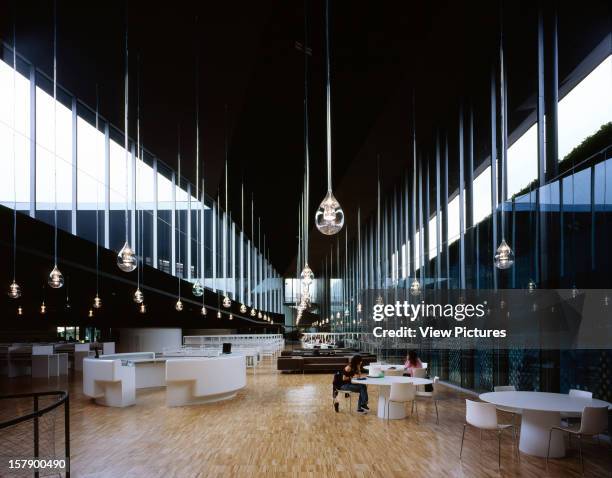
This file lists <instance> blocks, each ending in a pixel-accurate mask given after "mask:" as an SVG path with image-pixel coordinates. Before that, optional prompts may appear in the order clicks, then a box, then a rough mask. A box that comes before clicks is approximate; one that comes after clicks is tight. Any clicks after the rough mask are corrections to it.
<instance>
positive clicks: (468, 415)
mask: <svg viewBox="0 0 612 478" xmlns="http://www.w3.org/2000/svg"><path fill="white" fill-rule="evenodd" d="M465 422H466V423H464V425H463V434H462V435H461V450H460V451H459V459H461V456H462V455H463V440H464V439H465V428H466V426H467V425H471V426H473V427H475V428H478V429H479V430H481V434H480V438H481V440H482V430H491V431H494V432H496V433H497V454H498V458H497V465H498V468H501V436H502V432H503V431H504V430H506V429H507V428H512V443H513V444H514V446H515V447H516V428H515V427H514V425H511V424H500V423H498V422H497V407H496V406H495V405H494V404H493V403H485V402H474V401H473V400H468V399H466V400H465ZM516 454H517V456H518V457H519V460H520V455H519V453H518V447H517V448H516Z"/></svg>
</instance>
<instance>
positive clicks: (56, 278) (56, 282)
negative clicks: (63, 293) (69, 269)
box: [47, 264, 64, 289]
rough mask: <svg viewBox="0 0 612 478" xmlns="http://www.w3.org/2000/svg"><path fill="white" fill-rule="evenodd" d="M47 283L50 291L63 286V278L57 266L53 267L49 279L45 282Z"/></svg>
mask: <svg viewBox="0 0 612 478" xmlns="http://www.w3.org/2000/svg"><path fill="white" fill-rule="evenodd" d="M47 283H48V284H49V287H51V288H52V289H60V288H61V287H62V286H63V285H64V276H63V275H62V273H61V272H60V270H59V269H58V268H57V264H56V265H55V266H53V270H52V271H51V273H50V274H49V279H48V280H47Z"/></svg>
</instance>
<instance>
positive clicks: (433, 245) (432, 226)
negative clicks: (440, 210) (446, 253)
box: [429, 216, 438, 260]
mask: <svg viewBox="0 0 612 478" xmlns="http://www.w3.org/2000/svg"><path fill="white" fill-rule="evenodd" d="M437 240H438V236H437V235H436V217H435V216H434V217H433V218H432V219H430V220H429V259H430V260H431V259H433V258H434V257H436V256H437V255H438V244H437Z"/></svg>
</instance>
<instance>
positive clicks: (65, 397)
mask: <svg viewBox="0 0 612 478" xmlns="http://www.w3.org/2000/svg"><path fill="white" fill-rule="evenodd" d="M52 395H58V396H60V398H59V400H57V401H56V402H54V403H52V404H51V405H48V406H46V407H44V408H41V409H39V408H38V399H39V398H40V397H45V396H52ZM15 398H32V399H33V401H34V411H33V412H32V413H28V414H27V415H22V416H20V417H17V418H11V419H10V420H6V421H4V422H1V423H0V430H1V429H3V428H7V427H10V426H13V425H17V424H18V423H22V422H27V421H29V420H33V421H34V456H35V457H36V458H38V457H39V446H38V438H39V430H38V419H39V418H40V417H42V416H43V415H45V414H46V413H49V412H51V411H52V410H55V409H56V408H57V407H59V406H60V405H64V441H65V454H66V460H67V462H68V465H67V468H66V477H67V478H69V477H70V464H69V462H70V413H69V410H70V408H69V404H70V400H69V394H68V392H67V391H65V390H53V391H48V392H29V393H15V394H11V395H1V396H0V400H4V399H15ZM39 475H40V473H39V471H38V470H36V471H35V472H34V476H35V477H38V476H39Z"/></svg>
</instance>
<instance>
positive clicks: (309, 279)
mask: <svg viewBox="0 0 612 478" xmlns="http://www.w3.org/2000/svg"><path fill="white" fill-rule="evenodd" d="M308 139H309V138H308V10H307V2H306V0H305V1H304V214H303V215H302V217H303V220H304V225H303V228H304V269H303V270H302V273H301V274H300V276H301V278H302V284H303V286H304V287H306V291H305V292H306V293H307V295H308V300H310V298H311V296H310V286H311V285H312V283H313V281H314V273H313V272H312V269H311V268H310V266H309V265H308V216H309V211H308V209H309V206H310V202H309V188H310V156H309V147H308V142H309V141H308Z"/></svg>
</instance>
